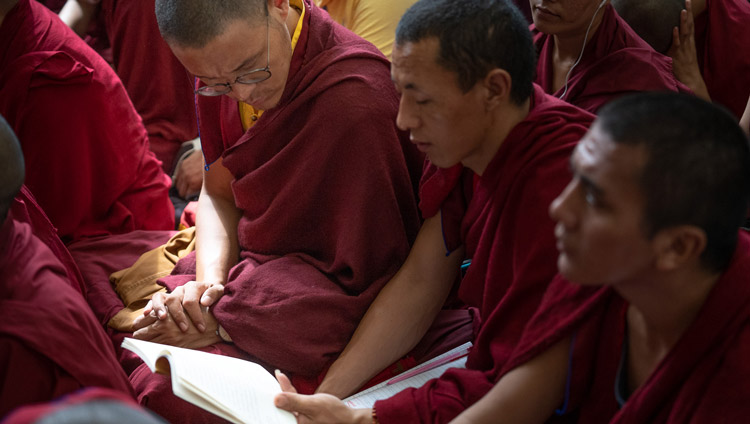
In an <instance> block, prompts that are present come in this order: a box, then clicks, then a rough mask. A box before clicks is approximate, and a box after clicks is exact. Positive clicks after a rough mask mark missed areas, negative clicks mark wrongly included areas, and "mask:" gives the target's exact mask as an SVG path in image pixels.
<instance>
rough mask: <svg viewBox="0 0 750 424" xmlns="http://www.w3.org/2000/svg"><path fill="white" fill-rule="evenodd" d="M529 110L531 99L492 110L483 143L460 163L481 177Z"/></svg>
mask: <svg viewBox="0 0 750 424" xmlns="http://www.w3.org/2000/svg"><path fill="white" fill-rule="evenodd" d="M533 95H534V94H533V93H532V96H533ZM530 109H531V98H529V99H526V101H525V102H524V103H523V104H522V105H520V106H518V105H515V104H510V105H507V107H503V108H497V109H495V110H493V112H491V113H493V114H492V116H491V118H490V121H491V124H490V125H489V126H488V127H487V131H485V137H484V140H485V141H484V142H483V143H482V144H481V145H480V146H479V149H478V151H476V152H475V153H474V154H473V155H471V156H469V157H467V158H466V159H464V160H463V161H461V163H462V164H463V165H464V166H465V167H467V168H469V169H471V170H472V171H474V173H475V174H477V175H479V176H481V175H482V174H483V173H484V171H485V169H487V165H489V164H490V162H491V161H492V159H493V158H494V157H495V155H496V154H497V151H498V150H500V146H501V145H502V144H503V142H504V141H505V139H506V138H507V137H508V134H510V132H511V131H512V130H513V128H515V126H516V125H518V124H520V123H521V122H523V120H524V119H526V117H527V116H528V115H529V110H530Z"/></svg>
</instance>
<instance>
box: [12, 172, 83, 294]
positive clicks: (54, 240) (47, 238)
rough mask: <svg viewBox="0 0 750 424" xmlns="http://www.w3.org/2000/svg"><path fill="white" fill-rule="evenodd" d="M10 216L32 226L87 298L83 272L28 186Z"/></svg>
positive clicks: (18, 197) (32, 229) (17, 196)
mask: <svg viewBox="0 0 750 424" xmlns="http://www.w3.org/2000/svg"><path fill="white" fill-rule="evenodd" d="M8 216H9V217H11V218H12V219H15V220H16V221H18V222H23V223H26V224H29V226H31V231H32V232H33V233H34V236H35V237H37V238H38V239H39V240H41V241H42V243H44V244H45V245H47V247H49V249H50V250H51V251H52V253H54V254H55V256H56V257H57V259H59V260H60V263H62V264H63V266H65V271H66V273H67V277H68V278H67V281H68V282H70V283H71V287H73V288H74V289H76V291H78V292H79V293H81V294H82V295H83V297H84V298H85V297H86V284H85V283H84V280H83V276H82V275H81V271H80V270H79V269H78V265H77V264H76V262H75V260H74V259H73V257H72V256H71V255H70V251H68V248H67V247H65V244H63V242H62V240H60V237H59V236H58V235H57V229H56V228H55V227H54V226H53V225H52V223H51V222H50V221H49V218H47V215H46V214H45V213H44V211H43V210H42V208H41V207H40V206H39V204H38V203H37V202H36V199H35V198H34V195H33V194H31V191H30V190H29V189H28V187H26V186H22V187H21V191H20V192H19V193H18V195H16V198H15V199H13V203H12V204H11V205H10V210H9V212H8Z"/></svg>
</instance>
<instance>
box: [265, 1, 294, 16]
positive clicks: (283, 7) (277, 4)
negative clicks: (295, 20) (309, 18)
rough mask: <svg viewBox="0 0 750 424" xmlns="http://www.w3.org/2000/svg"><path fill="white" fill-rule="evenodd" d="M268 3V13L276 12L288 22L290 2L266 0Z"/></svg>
mask: <svg viewBox="0 0 750 424" xmlns="http://www.w3.org/2000/svg"><path fill="white" fill-rule="evenodd" d="M266 1H268V11H269V13H271V11H273V10H276V11H277V13H278V14H279V16H280V17H281V19H282V20H286V17H287V16H288V15H289V0H266Z"/></svg>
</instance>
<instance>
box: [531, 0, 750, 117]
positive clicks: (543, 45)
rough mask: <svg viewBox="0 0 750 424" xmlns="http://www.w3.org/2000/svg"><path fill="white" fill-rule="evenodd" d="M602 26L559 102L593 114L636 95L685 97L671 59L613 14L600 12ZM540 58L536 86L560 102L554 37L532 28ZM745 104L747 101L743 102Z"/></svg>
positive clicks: (610, 10)
mask: <svg viewBox="0 0 750 424" xmlns="http://www.w3.org/2000/svg"><path fill="white" fill-rule="evenodd" d="M600 13H604V16H603V17H602V22H601V24H600V26H599V29H598V30H597V31H596V33H595V34H594V36H593V37H592V38H591V40H589V42H588V43H586V48H585V51H584V53H583V57H582V58H581V61H580V63H579V64H578V65H577V66H576V67H575V68H574V69H573V72H572V73H571V74H570V77H569V79H568V91H567V93H566V94H565V97H564V98H563V100H565V101H567V102H569V103H572V104H574V105H576V106H578V107H580V108H583V109H585V110H587V111H589V112H591V113H596V111H597V110H599V108H601V107H602V106H604V105H605V104H606V103H607V102H609V101H611V100H614V99H616V98H618V97H620V96H623V95H625V94H629V93H635V92H640V91H680V92H690V89H688V88H687V87H686V86H685V85H683V84H682V83H680V82H679V81H678V80H677V78H676V77H675V76H674V73H673V71H672V59H671V58H670V57H667V56H664V55H662V54H660V53H657V52H656V51H655V50H654V49H652V48H651V46H649V45H648V43H646V42H645V41H643V39H641V38H640V37H639V36H638V35H637V34H636V33H635V31H633V29H632V28H630V26H629V25H628V24H627V23H625V21H624V20H623V19H622V18H620V16H619V15H618V14H617V12H616V11H615V9H614V7H612V5H611V4H608V5H607V6H605V7H604V11H603V12H600ZM530 28H531V31H532V33H533V34H534V44H535V45H536V48H537V52H538V53H539V61H538V62H537V66H536V80H535V82H536V83H537V84H539V85H540V86H542V88H543V89H544V91H545V92H546V93H549V94H553V95H554V96H555V97H558V98H560V96H562V95H563V93H564V91H565V87H564V86H563V87H561V88H560V89H559V90H557V91H555V92H553V86H552V84H553V76H554V61H553V54H554V43H555V41H554V37H553V36H551V35H547V34H544V33H542V32H539V31H538V30H537V29H536V27H535V26H534V25H533V24H532V25H531V27H530ZM746 100H747V99H746Z"/></svg>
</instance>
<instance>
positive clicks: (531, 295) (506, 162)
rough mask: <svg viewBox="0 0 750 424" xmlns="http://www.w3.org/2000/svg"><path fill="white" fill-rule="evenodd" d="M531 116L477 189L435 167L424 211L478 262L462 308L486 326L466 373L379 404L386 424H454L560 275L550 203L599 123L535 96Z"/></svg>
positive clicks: (456, 173)
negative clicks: (438, 218) (577, 149)
mask: <svg viewBox="0 0 750 424" xmlns="http://www.w3.org/2000/svg"><path fill="white" fill-rule="evenodd" d="M534 90H535V91H534V94H533V97H532V102H531V103H532V106H531V111H530V113H529V115H528V117H527V118H526V119H525V120H524V121H523V122H521V123H520V124H518V125H517V126H516V127H515V128H514V129H513V130H512V131H511V133H510V134H509V135H508V137H507V138H506V139H505V141H504V142H503V144H502V145H501V146H500V149H499V150H498V152H497V154H496V155H495V157H494V158H493V160H492V161H491V162H490V164H489V165H488V167H487V169H486V171H485V173H484V174H483V175H482V176H481V178H480V179H479V183H478V185H477V187H476V189H473V188H472V187H473V180H474V174H473V173H472V172H471V171H469V170H468V169H465V170H463V171H461V170H460V169H459V168H451V169H447V170H442V169H439V168H437V167H435V166H434V165H429V166H428V167H427V168H426V170H425V174H424V177H423V179H422V189H421V191H420V195H421V202H422V203H421V204H420V208H421V209H422V212H423V214H424V215H425V216H432V215H434V214H435V213H437V211H438V208H439V209H440V210H441V211H442V214H443V232H444V234H445V240H446V247H447V249H448V250H449V251H451V250H453V249H455V248H457V247H459V243H462V244H463V245H464V246H465V248H466V256H467V257H468V258H471V259H472V262H471V265H470V266H469V269H468V272H467V273H466V275H465V276H464V278H463V280H462V282H461V286H460V288H459V293H458V294H459V298H460V299H461V300H462V301H464V302H465V303H466V304H467V305H469V306H473V307H477V308H478V309H479V315H480V317H481V325H480V326H479V328H478V330H477V333H476V335H475V339H474V347H473V348H472V349H471V351H470V353H469V356H468V359H467V363H466V367H467V369H461V370H449V371H448V372H446V373H445V374H444V375H443V376H442V377H441V378H439V379H436V380H432V381H430V382H428V383H427V384H426V385H425V386H423V387H421V388H420V389H416V390H415V389H409V390H405V391H403V392H401V393H399V394H398V395H396V396H395V397H392V398H390V399H387V400H384V401H380V402H378V403H376V405H375V406H376V409H377V412H378V419H379V421H380V422H382V423H384V424H387V423H402V422H422V423H442V422H448V421H450V420H451V419H452V418H454V417H455V416H456V415H458V414H459V413H460V412H461V411H463V410H464V409H466V408H467V407H468V406H469V405H471V404H473V403H474V402H476V401H477V400H478V399H479V398H481V397H482V396H483V395H484V394H486V393H487V392H488V391H489V390H490V389H491V388H492V385H493V383H494V382H495V380H496V378H497V376H498V373H499V372H500V369H501V368H502V367H503V365H504V364H505V361H507V360H508V358H509V357H510V354H511V352H512V351H513V349H514V348H515V345H516V343H517V342H518V340H519V339H520V337H521V332H522V330H523V326H524V324H525V323H526V322H527V321H528V319H529V318H530V317H531V316H532V314H533V313H534V311H535V310H536V307H537V306H538V304H539V302H540V301H541V299H542V296H543V293H544V291H545V290H546V288H547V285H548V284H549V282H550V281H551V280H552V278H553V277H554V275H555V273H556V271H557V267H556V258H557V251H556V249H555V239H554V231H553V229H554V223H553V222H552V220H551V219H550V218H549V216H548V214H547V209H548V207H549V204H550V203H551V202H552V200H553V199H554V198H555V197H556V196H557V195H558V194H560V192H561V191H562V190H563V188H564V187H565V185H566V184H567V183H568V181H569V180H570V172H569V170H568V163H569V162H568V161H569V158H570V154H571V152H572V150H573V148H574V146H575V145H576V143H577V142H578V140H579V139H580V138H581V137H582V136H583V135H584V133H585V132H586V130H587V128H588V126H589V125H590V124H591V122H592V120H593V115H591V114H589V113H587V112H584V111H582V110H580V109H578V108H576V107H574V106H571V105H569V104H567V103H565V102H562V101H560V100H557V99H554V98H552V97H551V96H549V95H546V94H544V93H543V92H542V90H541V88H540V87H538V86H535V88H534Z"/></svg>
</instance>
